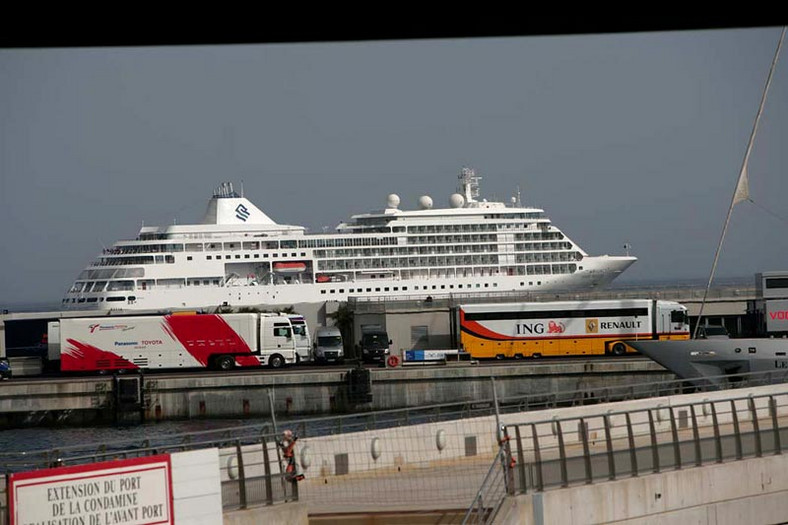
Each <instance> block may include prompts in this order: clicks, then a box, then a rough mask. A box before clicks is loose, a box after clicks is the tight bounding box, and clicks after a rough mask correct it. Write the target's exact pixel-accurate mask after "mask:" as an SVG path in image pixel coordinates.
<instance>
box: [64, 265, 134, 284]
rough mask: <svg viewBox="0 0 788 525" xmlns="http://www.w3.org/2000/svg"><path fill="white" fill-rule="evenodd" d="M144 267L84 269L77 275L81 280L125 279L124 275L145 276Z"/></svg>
mask: <svg viewBox="0 0 788 525" xmlns="http://www.w3.org/2000/svg"><path fill="white" fill-rule="evenodd" d="M144 276H145V269H144V268H118V269H117V270H116V269H113V268H105V269H101V270H82V272H81V273H80V274H79V276H78V277H77V280H79V281H95V280H96V279H113V278H114V279H123V278H124V277H144Z"/></svg>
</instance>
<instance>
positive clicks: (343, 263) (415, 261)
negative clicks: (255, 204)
mask: <svg viewBox="0 0 788 525" xmlns="http://www.w3.org/2000/svg"><path fill="white" fill-rule="evenodd" d="M480 264H498V256H497V255H466V256H462V257H401V258H391V259H349V260H348V259H344V260H327V261H318V262H317V269H318V271H322V270H326V271H329V270H354V269H359V270H363V269H375V268H413V267H415V268H420V267H434V266H471V265H480Z"/></svg>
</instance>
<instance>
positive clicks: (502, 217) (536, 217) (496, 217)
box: [484, 211, 544, 220]
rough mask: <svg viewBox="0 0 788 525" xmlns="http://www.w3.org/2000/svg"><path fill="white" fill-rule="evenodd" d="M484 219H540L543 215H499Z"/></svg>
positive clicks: (537, 213)
mask: <svg viewBox="0 0 788 525" xmlns="http://www.w3.org/2000/svg"><path fill="white" fill-rule="evenodd" d="M484 218H485V219H492V220H495V219H542V218H544V213H543V212H541V211H532V212H524V213H499V214H495V215H485V216H484Z"/></svg>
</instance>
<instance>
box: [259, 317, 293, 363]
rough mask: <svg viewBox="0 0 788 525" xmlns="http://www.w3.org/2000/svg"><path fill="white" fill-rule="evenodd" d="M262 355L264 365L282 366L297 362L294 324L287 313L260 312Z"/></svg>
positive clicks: (260, 350)
mask: <svg viewBox="0 0 788 525" xmlns="http://www.w3.org/2000/svg"><path fill="white" fill-rule="evenodd" d="M259 352H260V356H261V357H262V358H263V359H262V360H261V363H260V364H262V365H263V366H266V365H268V366H270V367H271V368H281V367H282V366H284V365H286V364H288V365H290V364H294V363H295V362H296V340H295V338H294V337H293V325H292V324H291V323H290V319H289V318H288V317H287V316H286V315H266V314H260V348H259Z"/></svg>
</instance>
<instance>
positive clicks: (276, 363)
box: [268, 354, 285, 368]
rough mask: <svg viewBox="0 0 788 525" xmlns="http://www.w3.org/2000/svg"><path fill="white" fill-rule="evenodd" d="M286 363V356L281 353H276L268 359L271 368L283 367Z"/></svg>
mask: <svg viewBox="0 0 788 525" xmlns="http://www.w3.org/2000/svg"><path fill="white" fill-rule="evenodd" d="M284 365H285V360H284V358H283V357H282V356H281V355H279V354H274V355H272V356H271V358H270V359H269V360H268V366H270V367H271V368H282V367H283V366H284Z"/></svg>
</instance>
